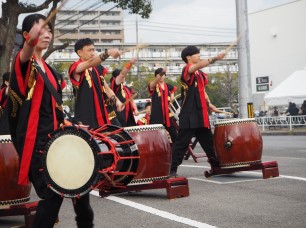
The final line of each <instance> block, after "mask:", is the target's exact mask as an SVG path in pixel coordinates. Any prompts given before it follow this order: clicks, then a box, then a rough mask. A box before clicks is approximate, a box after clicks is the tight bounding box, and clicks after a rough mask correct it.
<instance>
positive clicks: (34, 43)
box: [25, 34, 38, 47]
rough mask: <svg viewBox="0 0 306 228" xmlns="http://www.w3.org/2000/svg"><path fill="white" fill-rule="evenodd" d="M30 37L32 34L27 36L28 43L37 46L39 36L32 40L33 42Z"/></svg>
mask: <svg viewBox="0 0 306 228" xmlns="http://www.w3.org/2000/svg"><path fill="white" fill-rule="evenodd" d="M30 39H31V36H30V34H28V35H26V37H25V41H26V43H27V44H28V45H29V46H31V47H35V46H36V45H37V43H38V38H36V39H35V40H31V42H30Z"/></svg>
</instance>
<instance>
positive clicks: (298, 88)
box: [264, 68, 306, 105]
mask: <svg viewBox="0 0 306 228" xmlns="http://www.w3.org/2000/svg"><path fill="white" fill-rule="evenodd" d="M264 100H265V102H266V104H267V105H288V103H289V102H293V103H296V104H297V105H299V104H302V103H303V101H304V100H306V68H305V69H304V70H298V71H295V72H294V73H293V74H291V75H290V76H289V77H288V78H286V79H285V80H284V81H283V82H282V83H280V84H279V85H278V86H277V87H276V88H275V89H273V90H272V91H271V92H270V93H268V94H267V95H266V96H265V97H264Z"/></svg>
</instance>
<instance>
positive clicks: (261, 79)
mask: <svg viewBox="0 0 306 228" xmlns="http://www.w3.org/2000/svg"><path fill="white" fill-rule="evenodd" d="M265 83H269V76H265V77H257V78H256V84H265Z"/></svg>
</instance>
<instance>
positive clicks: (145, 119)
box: [137, 102, 151, 125]
mask: <svg viewBox="0 0 306 228" xmlns="http://www.w3.org/2000/svg"><path fill="white" fill-rule="evenodd" d="M145 111H146V115H145V116H144V117H141V118H139V120H138V121H137V125H147V124H150V118H151V117H150V116H151V102H148V103H146V106H145Z"/></svg>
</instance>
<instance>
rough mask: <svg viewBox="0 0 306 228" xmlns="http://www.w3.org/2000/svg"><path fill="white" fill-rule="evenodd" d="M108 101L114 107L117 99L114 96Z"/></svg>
mask: <svg viewBox="0 0 306 228" xmlns="http://www.w3.org/2000/svg"><path fill="white" fill-rule="evenodd" d="M109 100H110V102H111V104H113V105H116V101H117V98H116V96H115V95H113V96H111V97H110V98H109Z"/></svg>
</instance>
